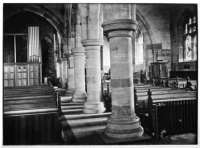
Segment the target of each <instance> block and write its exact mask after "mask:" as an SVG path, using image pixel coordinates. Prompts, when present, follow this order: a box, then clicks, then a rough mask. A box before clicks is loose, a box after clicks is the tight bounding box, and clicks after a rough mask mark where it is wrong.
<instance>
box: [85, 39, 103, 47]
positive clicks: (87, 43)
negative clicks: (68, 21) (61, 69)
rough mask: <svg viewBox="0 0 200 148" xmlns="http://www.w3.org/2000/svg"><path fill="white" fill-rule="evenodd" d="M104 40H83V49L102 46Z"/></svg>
mask: <svg viewBox="0 0 200 148" xmlns="http://www.w3.org/2000/svg"><path fill="white" fill-rule="evenodd" d="M103 42H104V41H103V40H99V39H91V40H82V41H81V43H82V45H83V47H85V46H102V45H103Z"/></svg>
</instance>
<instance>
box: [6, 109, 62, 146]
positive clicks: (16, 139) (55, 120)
mask: <svg viewBox="0 0 200 148" xmlns="http://www.w3.org/2000/svg"><path fill="white" fill-rule="evenodd" d="M3 129H4V130H3V145H59V144H62V135H61V123H60V121H59V116H58V113H57V108H48V109H34V110H30V109H29V110H20V111H8V112H4V117H3Z"/></svg>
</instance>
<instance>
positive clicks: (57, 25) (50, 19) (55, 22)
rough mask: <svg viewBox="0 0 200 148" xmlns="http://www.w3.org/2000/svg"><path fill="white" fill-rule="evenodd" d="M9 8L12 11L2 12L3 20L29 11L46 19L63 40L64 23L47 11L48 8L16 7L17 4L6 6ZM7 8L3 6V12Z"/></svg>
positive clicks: (40, 6) (33, 6) (36, 6)
mask: <svg viewBox="0 0 200 148" xmlns="http://www.w3.org/2000/svg"><path fill="white" fill-rule="evenodd" d="M8 6H9V7H10V8H9V9H12V11H5V12H4V20H6V19H8V18H9V17H11V16H13V15H15V14H17V13H19V12H23V11H29V12H32V13H35V14H37V15H39V16H41V17H43V18H44V19H46V20H47V21H48V22H49V23H50V24H51V25H52V26H53V27H54V28H55V29H56V30H57V32H58V33H59V34H60V36H61V39H64V36H65V35H64V29H63V28H64V27H63V26H64V23H63V21H62V20H61V19H60V18H59V17H58V16H57V15H56V14H55V13H54V12H52V11H51V10H49V9H48V8H46V7H44V6H42V5H39V4H38V5H36V4H32V5H30V4H24V5H17V4H13V5H8ZM5 7H7V6H6V5H4V10H6V8H5Z"/></svg>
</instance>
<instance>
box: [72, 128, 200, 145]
mask: <svg viewBox="0 0 200 148" xmlns="http://www.w3.org/2000/svg"><path fill="white" fill-rule="evenodd" d="M75 137H76V142H75V143H74V144H72V145H196V144H197V136H196V134H193V133H186V134H179V135H173V136H171V137H170V138H169V137H168V136H165V137H163V138H162V139H153V138H151V137H150V136H148V135H146V134H144V135H143V137H142V138H141V139H135V140H126V141H117V140H115V139H109V138H107V137H106V138H105V135H104V134H103V131H102V130H99V131H92V132H87V133H84V135H83V134H80V135H76V136H75Z"/></svg>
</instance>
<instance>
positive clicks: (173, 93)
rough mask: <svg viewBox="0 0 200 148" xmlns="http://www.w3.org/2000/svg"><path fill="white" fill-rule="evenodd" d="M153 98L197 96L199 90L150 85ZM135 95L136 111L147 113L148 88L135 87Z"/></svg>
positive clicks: (166, 98) (165, 98)
mask: <svg viewBox="0 0 200 148" xmlns="http://www.w3.org/2000/svg"><path fill="white" fill-rule="evenodd" d="M150 88H151V91H152V94H153V100H168V99H177V98H196V96H197V92H196V91H190V90H185V89H174V88H169V87H168V88H162V87H160V88H158V87H150ZM134 96H135V102H136V104H135V107H136V113H143V114H144V113H147V98H148V90H147V88H144V89H141V88H140V89H138V88H135V91H134Z"/></svg>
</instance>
